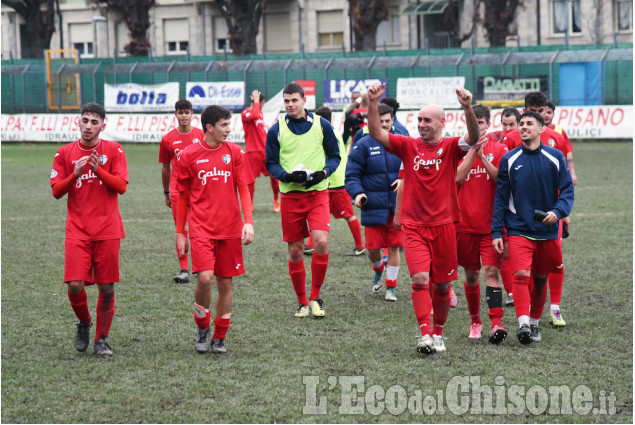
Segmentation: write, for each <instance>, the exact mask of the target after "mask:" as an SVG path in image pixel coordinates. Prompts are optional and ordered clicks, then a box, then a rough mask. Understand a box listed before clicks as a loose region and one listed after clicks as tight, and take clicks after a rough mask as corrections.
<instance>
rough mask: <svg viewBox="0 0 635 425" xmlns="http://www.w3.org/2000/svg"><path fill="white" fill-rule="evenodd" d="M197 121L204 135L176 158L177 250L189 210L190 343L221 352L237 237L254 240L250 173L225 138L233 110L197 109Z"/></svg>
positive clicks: (238, 261)
mask: <svg viewBox="0 0 635 425" xmlns="http://www.w3.org/2000/svg"><path fill="white" fill-rule="evenodd" d="M201 124H203V128H204V129H205V136H204V138H203V140H201V141H200V142H199V143H197V144H193V145H190V146H189V147H188V148H186V149H185V150H184V151H183V152H181V153H180V154H179V157H178V160H177V162H178V168H177V170H178V171H177V172H178V175H177V183H178V191H179V199H178V203H177V221H176V244H177V247H178V249H179V252H180V253H182V254H183V253H185V252H187V250H188V243H187V237H186V236H185V232H184V230H185V220H186V216H187V211H188V209H189V211H190V241H191V245H192V272H193V273H197V279H196V291H195V293H194V321H195V322H196V324H197V326H198V337H197V338H196V341H195V343H194V348H195V349H196V351H198V352H199V353H205V352H207V351H208V350H210V349H211V351H212V352H213V353H218V354H224V353H226V352H227V349H226V348H225V343H224V341H225V335H226V334H227V330H228V328H229V325H230V322H231V307H232V300H233V293H232V277H233V276H238V275H241V274H244V273H245V267H244V265H243V252H242V246H241V239H242V241H243V243H244V244H245V245H248V244H249V243H251V242H252V241H253V239H254V227H253V218H252V211H253V209H252V204H251V197H250V196H249V187H248V186H249V185H250V184H252V183H253V182H254V178H253V176H252V175H251V170H250V168H249V164H248V163H247V158H246V155H245V152H244V151H243V150H242V149H241V148H240V147H239V146H238V145H236V144H234V143H231V142H228V141H227V136H228V135H229V133H230V132H231V129H230V124H231V112H230V111H228V110H227V109H225V108H223V107H221V106H217V105H212V106H208V107H206V108H205V109H204V110H203V112H202V113H201ZM236 191H238V193H237V192H236ZM239 198H240V205H239ZM241 206H242V210H243V215H244V218H245V222H244V223H243V220H242V217H241V215H240V207H241ZM214 276H216V286H217V289H218V299H217V300H216V315H215V316H214V325H215V326H214V335H213V336H212V342H211V348H210V342H209V334H210V319H211V312H210V310H209V308H210V302H211V294H210V291H211V287H212V278H213V277H214Z"/></svg>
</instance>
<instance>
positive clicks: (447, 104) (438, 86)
mask: <svg viewBox="0 0 635 425" xmlns="http://www.w3.org/2000/svg"><path fill="white" fill-rule="evenodd" d="M464 86H465V77H435V78H397V101H399V103H400V104H401V108H402V109H419V108H421V107H422V106H423V105H426V104H430V103H433V104H437V105H441V106H443V107H444V108H460V107H461V104H460V103H459V101H458V100H457V98H456V89H457V88H458V87H464Z"/></svg>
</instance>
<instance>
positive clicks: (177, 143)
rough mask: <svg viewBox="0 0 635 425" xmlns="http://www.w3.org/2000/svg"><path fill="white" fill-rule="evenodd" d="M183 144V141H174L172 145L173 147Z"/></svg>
mask: <svg viewBox="0 0 635 425" xmlns="http://www.w3.org/2000/svg"><path fill="white" fill-rule="evenodd" d="M181 143H183V142H182V141H180V140H176V141H174V143H172V144H173V145H180V144H181Z"/></svg>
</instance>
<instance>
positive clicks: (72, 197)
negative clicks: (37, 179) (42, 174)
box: [51, 139, 128, 241]
mask: <svg viewBox="0 0 635 425" xmlns="http://www.w3.org/2000/svg"><path fill="white" fill-rule="evenodd" d="M95 149H96V150H97V153H98V154H99V163H100V165H99V167H101V168H103V169H104V171H107V172H108V173H110V174H112V175H113V176H117V177H121V178H123V179H124V180H125V181H126V182H127V181H128V165H127V163H126V155H125V154H124V152H123V149H122V148H121V146H120V145H119V143H115V142H109V141H107V140H103V139H100V140H99V144H98V145H97V146H96V147H95V148H86V147H83V145H81V144H80V142H79V141H77V142H73V143H69V144H68V145H64V146H62V147H61V148H59V149H58V150H57V153H56V154H55V159H54V160H53V170H51V186H53V185H54V184H55V183H57V182H59V181H62V180H64V179H65V178H66V177H68V176H69V175H71V174H73V170H74V169H75V162H77V160H79V159H80V158H81V157H83V156H86V155H90V154H91V153H92V151H93V150H95ZM66 205H67V207H68V215H67V216H66V238H67V239H81V240H89V241H101V240H107V239H120V238H123V237H125V234H124V230H123V222H122V221H121V214H120V213H119V200H118V196H117V192H115V191H113V190H110V189H108V188H107V187H106V185H105V184H103V183H102V181H101V180H100V179H99V178H98V177H97V176H96V175H95V173H93V172H92V170H91V169H90V164H86V167H85V168H84V171H83V173H82V175H81V176H80V177H79V178H78V179H77V181H76V182H75V184H74V185H73V186H72V187H71V189H70V190H69V192H68V200H67V202H66Z"/></svg>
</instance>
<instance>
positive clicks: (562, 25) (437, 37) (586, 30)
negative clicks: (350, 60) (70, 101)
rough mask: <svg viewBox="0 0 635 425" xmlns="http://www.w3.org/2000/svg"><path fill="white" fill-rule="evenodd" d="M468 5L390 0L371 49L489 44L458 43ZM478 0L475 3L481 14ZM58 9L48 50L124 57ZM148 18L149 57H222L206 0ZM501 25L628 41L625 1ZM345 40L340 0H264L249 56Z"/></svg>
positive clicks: (559, 36) (531, 38) (80, 14)
mask: <svg viewBox="0 0 635 425" xmlns="http://www.w3.org/2000/svg"><path fill="white" fill-rule="evenodd" d="M458 3H460V4H461V5H462V6H461V9H460V10H459V8H458V7H457V6H456V4H458ZM476 3H477V2H476V0H465V1H463V2H458V1H457V0H437V1H422V0H420V1H416V0H389V8H390V15H389V17H388V19H387V20H385V21H382V22H381V23H380V25H379V27H378V30H377V37H376V41H377V50H383V49H389V50H406V49H425V48H443V47H469V46H474V47H489V42H488V38H487V33H486V31H485V29H484V28H483V26H482V24H477V26H476V28H474V30H473V32H471V34H472V35H473V36H472V37H471V38H468V39H466V40H463V41H462V42H460V41H457V36H459V37H460V36H462V35H464V34H468V33H470V30H471V29H472V28H471V26H472V22H473V17H474V14H475V13H476V12H475V4H476ZM486 3H487V0H482V1H481V2H479V10H478V12H479V15H480V16H484V12H485V7H486ZM452 11H454V12H452ZM452 13H454V14H456V16H452V15H451V14H452ZM1 15H2V16H1V19H2V21H1V22H2V25H1V28H2V30H1V31H2V59H9V58H16V59H18V58H22V57H23V56H25V55H23V52H26V49H25V48H24V37H25V36H26V34H28V32H29V31H30V30H29V29H28V28H26V26H25V25H24V21H23V19H22V17H21V16H20V15H18V14H17V13H16V12H15V11H14V10H13V9H12V8H10V7H7V6H4V5H3V6H2V9H1ZM59 15H61V22H62V24H61V25H60V19H59V18H58V17H56V32H55V33H54V34H53V37H52V39H51V46H50V47H51V49H60V48H63V49H77V51H78V53H79V55H80V56H81V57H84V58H99V57H113V56H115V55H117V56H125V55H126V53H125V52H124V46H125V45H126V44H127V43H128V41H129V35H128V33H129V32H128V28H127V27H126V24H125V22H123V21H122V19H121V18H120V17H118V16H116V14H114V13H113V12H110V11H108V9H107V8H105V7H100V6H97V5H95V4H94V3H92V2H91V1H90V0H60V11H59ZM56 16H58V15H56ZM448 18H449V19H448ZM150 19H151V25H150V28H149V30H148V38H149V41H150V44H151V46H152V54H153V55H154V56H168V55H186V54H187V53H188V52H189V54H190V55H192V56H211V55H217V54H222V53H224V52H225V51H227V53H231V50H230V47H229V42H228V34H227V25H226V23H225V19H224V17H223V16H222V14H221V11H220V9H219V7H218V5H217V4H216V3H215V2H214V1H212V0H157V5H156V6H155V7H153V8H152V9H151V11H150ZM448 22H456V24H455V26H457V27H459V28H458V30H456V31H450V30H449V28H448V26H449V24H448ZM509 30H510V31H509V32H510V35H509V36H507V39H506V43H507V45H509V46H516V45H519V46H535V45H562V44H567V43H568V44H571V45H576V44H580V45H589V44H608V43H613V42H620V43H632V41H633V0H526V1H525V2H524V3H523V4H522V5H521V6H519V7H518V9H517V11H516V19H515V20H514V22H513V23H512V24H511V25H510V28H509ZM353 36H354V35H353V31H352V22H351V18H350V16H349V10H348V2H347V1H344V0H268V1H267V6H266V8H265V10H264V12H263V15H262V19H261V23H260V28H259V33H258V36H257V46H258V53H263V52H264V53H299V52H302V51H304V52H307V53H313V52H329V51H341V50H342V49H344V50H346V51H350V50H351V46H352V45H353Z"/></svg>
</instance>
